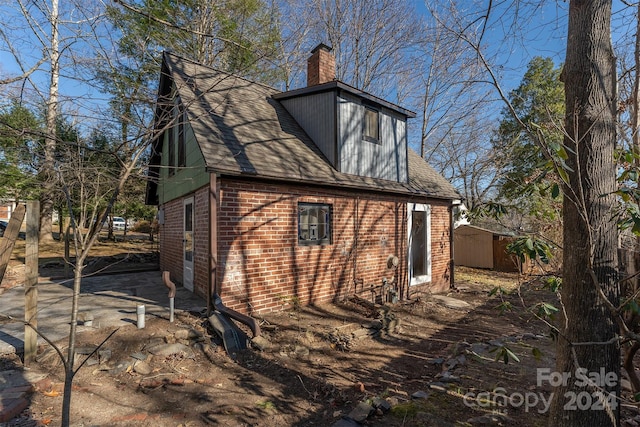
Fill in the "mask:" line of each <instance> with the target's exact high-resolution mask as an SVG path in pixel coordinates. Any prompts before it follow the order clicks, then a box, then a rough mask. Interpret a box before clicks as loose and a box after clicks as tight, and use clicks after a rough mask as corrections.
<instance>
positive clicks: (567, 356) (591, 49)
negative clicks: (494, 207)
mask: <svg viewBox="0 0 640 427" xmlns="http://www.w3.org/2000/svg"><path fill="white" fill-rule="evenodd" d="M611 3H612V1H611V0H571V2H570V6H569V30H568V37H567V56H566V62H565V66H564V70H563V80H564V83H565V102H566V120H565V126H566V136H565V139H564V143H565V145H566V146H567V147H568V150H567V152H569V153H570V154H569V157H570V158H569V160H568V162H567V165H568V170H567V171H566V172H567V173H568V176H569V183H568V185H566V186H565V197H564V230H563V234H564V248H563V253H564V260H563V262H564V266H563V282H562V294H561V295H562V302H563V304H564V308H565V310H566V320H565V319H563V320H562V321H561V325H560V337H559V338H558V348H557V355H556V371H557V372H559V373H567V374H569V375H570V377H569V378H568V380H567V381H566V384H565V383H563V384H560V385H559V386H558V387H556V388H555V389H554V395H553V402H552V406H551V413H550V418H549V425H551V426H554V427H558V426H587V425H588V426H592V427H599V426H612V425H613V426H618V425H619V424H620V421H619V414H620V412H619V409H618V405H617V403H618V402H617V400H616V397H617V396H619V389H620V387H619V378H620V349H619V347H618V342H617V341H616V340H615V337H616V336H617V333H618V328H617V327H616V324H615V322H614V320H613V317H612V314H611V312H610V311H609V310H608V308H607V306H606V305H605V304H604V302H603V299H602V298H601V297H600V295H599V290H598V288H600V289H601V290H602V292H603V293H604V295H606V297H607V298H608V299H609V300H610V301H611V303H613V304H614V305H616V306H617V304H618V302H619V298H620V286H619V283H618V281H617V279H618V271H617V268H618V261H617V229H616V224H615V219H614V218H612V217H611V215H612V214H611V212H612V211H613V209H614V205H615V199H614V196H613V191H615V189H616V171H615V164H614V160H613V150H614V147H615V142H616V121H615V120H616V71H615V58H614V56H613V49H612V46H611V33H610V23H611ZM596 282H597V283H596ZM579 368H582V369H584V370H585V371H584V372H587V373H598V374H601V373H605V374H607V375H608V377H607V378H609V379H610V380H608V381H597V382H599V384H596V385H595V386H594V385H593V384H591V385H583V384H581V383H582V382H583V381H580V378H579V373H580V371H577V369H579ZM611 378H613V380H611ZM552 385H553V384H552ZM601 391H604V403H603V402H602V399H599V396H600V394H599V393H601ZM609 393H611V394H609Z"/></svg>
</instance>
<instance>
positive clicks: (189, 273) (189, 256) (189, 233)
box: [182, 197, 193, 292]
mask: <svg viewBox="0 0 640 427" xmlns="http://www.w3.org/2000/svg"><path fill="white" fill-rule="evenodd" d="M183 207H184V209H183V211H184V234H183V238H182V242H183V251H182V252H183V257H182V264H183V273H182V285H183V286H184V287H185V288H186V289H188V290H190V291H191V292H193V197H189V198H188V199H185V200H184V204H183Z"/></svg>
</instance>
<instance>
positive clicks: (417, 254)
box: [408, 203, 431, 285]
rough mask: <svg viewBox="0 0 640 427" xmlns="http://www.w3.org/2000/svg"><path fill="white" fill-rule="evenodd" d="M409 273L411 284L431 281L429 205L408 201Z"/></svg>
mask: <svg viewBox="0 0 640 427" xmlns="http://www.w3.org/2000/svg"><path fill="white" fill-rule="evenodd" d="M408 211H409V212H408V213H409V224H408V229H409V233H408V235H409V245H408V247H409V257H408V259H409V274H410V278H411V285H419V284H421V283H427V282H430V281H431V207H430V206H429V205H425V204H419V203H409V206H408Z"/></svg>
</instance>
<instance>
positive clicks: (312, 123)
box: [281, 92, 337, 167]
mask: <svg viewBox="0 0 640 427" xmlns="http://www.w3.org/2000/svg"><path fill="white" fill-rule="evenodd" d="M281 103H282V105H283V106H284V107H285V108H286V109H287V111H288V112H289V114H291V115H292V116H293V118H294V119H295V120H296V121H297V122H298V124H300V126H301V127H302V129H304V131H305V132H306V133H307V135H309V137H310V138H311V139H312V140H313V142H314V143H315V144H316V145H317V146H318V148H319V149H320V151H321V152H322V154H324V155H325V157H326V158H327V160H329V163H331V165H332V166H333V167H337V165H336V120H335V93H334V92H322V93H317V94H312V95H308V96H304V97H296V98H290V99H285V100H282V101H281Z"/></svg>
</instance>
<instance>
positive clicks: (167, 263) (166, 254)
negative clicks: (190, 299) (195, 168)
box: [159, 187, 209, 299]
mask: <svg viewBox="0 0 640 427" xmlns="http://www.w3.org/2000/svg"><path fill="white" fill-rule="evenodd" d="M187 197H193V212H194V226H193V244H194V248H193V268H194V271H193V285H194V292H195V293H196V294H198V295H200V296H202V297H203V298H205V299H206V297H207V294H208V286H209V281H208V279H207V274H208V271H209V264H208V256H209V237H208V236H209V188H208V187H203V188H201V189H200V190H198V191H196V192H195V194H191V195H189V196H186V197H185V198H187ZM183 203H184V198H183V199H176V200H172V201H170V202H168V203H166V204H165V205H164V206H163V208H164V219H165V220H164V225H161V226H160V237H159V239H160V269H161V270H163V271H169V272H170V273H171V280H173V281H174V282H176V283H179V284H183V243H182V242H183V233H184V231H183V230H184V209H183Z"/></svg>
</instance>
